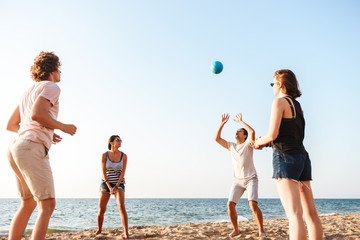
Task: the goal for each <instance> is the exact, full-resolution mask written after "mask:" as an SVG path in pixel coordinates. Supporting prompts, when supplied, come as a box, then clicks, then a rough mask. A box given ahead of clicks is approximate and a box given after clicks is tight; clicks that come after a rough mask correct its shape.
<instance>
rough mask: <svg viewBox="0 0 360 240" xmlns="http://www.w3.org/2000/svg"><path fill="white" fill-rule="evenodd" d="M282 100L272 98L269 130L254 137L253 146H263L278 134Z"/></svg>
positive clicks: (281, 114) (282, 105) (282, 108)
mask: <svg viewBox="0 0 360 240" xmlns="http://www.w3.org/2000/svg"><path fill="white" fill-rule="evenodd" d="M282 100H283V99H279V98H278V99H275V100H274V102H273V104H272V108H271V117H270V124H269V130H268V132H267V133H266V134H265V136H263V137H261V138H258V139H256V141H255V144H254V145H255V148H261V147H264V146H265V145H267V144H269V143H271V142H272V141H274V140H275V139H276V138H277V136H278V135H279V129H280V124H281V119H282V117H283V114H284V104H283V103H282Z"/></svg>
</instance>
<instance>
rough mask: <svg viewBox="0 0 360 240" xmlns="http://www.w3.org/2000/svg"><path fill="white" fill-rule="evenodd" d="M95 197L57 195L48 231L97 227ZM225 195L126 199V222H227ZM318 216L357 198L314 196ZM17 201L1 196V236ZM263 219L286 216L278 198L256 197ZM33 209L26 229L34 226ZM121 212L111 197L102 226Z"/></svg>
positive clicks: (245, 212) (247, 214) (342, 209)
mask: <svg viewBox="0 0 360 240" xmlns="http://www.w3.org/2000/svg"><path fill="white" fill-rule="evenodd" d="M98 201H99V200H98V199H95V198H94V199H84V198H77V199H57V200H56V208H55V211H54V213H53V215H52V217H51V220H50V224H49V232H59V231H60V232H62V231H80V230H85V229H97V222H96V218H97V213H98ZM226 204H227V199H193V198H191V199H126V201H125V207H126V210H127V213H128V218H129V226H139V225H146V226H159V225H175V224H185V223H190V222H191V223H203V222H228V221H229V220H228V216H227V205H226ZM315 204H316V208H317V210H318V213H319V215H320V216H327V215H333V214H347V213H355V214H360V199H316V200H315ZM19 205H20V200H19V199H0V236H6V235H7V233H8V231H9V226H10V223H11V219H12V218H13V216H14V214H15V212H16V210H17V209H18V207H19ZM259 207H260V209H261V211H262V213H263V217H264V219H274V218H285V217H286V216H285V212H284V210H283V208H282V205H281V202H280V200H279V199H259ZM236 209H237V212H238V215H239V218H238V219H239V221H247V220H253V217H252V212H251V210H250V208H249V206H248V203H247V200H246V199H241V200H240V201H239V203H238V204H237V207H236ZM36 217H37V211H36V210H35V211H34V213H33V215H32V217H31V218H30V220H29V223H28V226H27V229H33V227H34V223H35V221H36ZM119 227H122V225H121V218H120V213H119V210H118V208H117V205H116V201H115V199H114V198H111V199H110V201H109V203H108V206H107V210H106V213H105V218H104V225H103V228H104V229H107V228H119Z"/></svg>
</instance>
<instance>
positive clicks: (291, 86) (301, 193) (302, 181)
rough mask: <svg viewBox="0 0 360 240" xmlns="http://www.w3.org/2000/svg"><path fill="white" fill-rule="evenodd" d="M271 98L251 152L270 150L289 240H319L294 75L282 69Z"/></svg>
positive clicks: (320, 233) (303, 122)
mask: <svg viewBox="0 0 360 240" xmlns="http://www.w3.org/2000/svg"><path fill="white" fill-rule="evenodd" d="M270 85H271V86H272V87H273V91H274V95H275V96H276V97H277V99H275V100H274V101H273V104H272V110H271V119H270V127H269V130H268V133H267V134H266V135H265V136H263V137H261V138H258V139H256V141H255V143H254V148H255V149H262V148H263V147H266V146H268V145H271V144H272V146H273V178H274V179H276V187H277V190H278V193H279V196H280V199H281V203H282V205H283V207H284V209H285V213H286V216H287V217H288V219H289V235H290V239H306V228H305V224H304V221H303V216H304V218H305V222H306V225H307V229H308V235H309V239H323V230H322V224H321V221H320V218H319V216H318V214H317V211H316V207H315V203H314V197H313V193H312V190H311V186H310V180H312V179H311V162H310V158H309V155H308V153H307V152H306V150H305V147H304V145H303V139H304V132H305V120H304V117H303V112H302V109H301V105H300V103H299V102H298V101H296V100H295V99H296V98H298V97H300V96H301V92H300V90H299V88H298V82H297V80H296V76H295V74H294V73H293V72H292V71H290V70H288V69H283V70H279V71H277V72H275V75H274V81H273V83H271V84H270Z"/></svg>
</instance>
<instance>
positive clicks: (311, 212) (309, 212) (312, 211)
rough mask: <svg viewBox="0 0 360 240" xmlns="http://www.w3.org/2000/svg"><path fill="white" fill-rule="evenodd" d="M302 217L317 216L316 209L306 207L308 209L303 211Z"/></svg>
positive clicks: (310, 217)
mask: <svg viewBox="0 0 360 240" xmlns="http://www.w3.org/2000/svg"><path fill="white" fill-rule="evenodd" d="M304 217H305V218H309V219H315V218H318V214H317V211H316V209H308V210H306V211H304Z"/></svg>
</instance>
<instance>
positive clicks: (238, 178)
mask: <svg viewBox="0 0 360 240" xmlns="http://www.w3.org/2000/svg"><path fill="white" fill-rule="evenodd" d="M229 117H230V115H229V114H223V115H222V120H221V124H220V126H219V128H218V130H217V132H216V136H215V141H216V142H217V143H219V144H220V145H221V146H223V147H224V148H226V149H228V150H229V151H230V153H231V157H232V165H233V174H234V182H233V185H232V187H231V192H230V195H229V200H228V214H229V218H230V221H231V224H232V226H233V228H234V230H233V231H232V232H231V233H230V234H229V236H230V237H233V236H236V235H239V234H240V231H239V227H238V222H237V212H236V208H235V207H236V204H237V203H238V202H239V200H240V198H241V196H242V195H243V193H244V192H245V190H247V191H248V202H249V206H250V209H251V211H252V212H253V216H254V220H255V221H256V223H257V225H258V226H259V236H260V237H264V236H265V231H264V227H263V217H262V213H261V210H260V208H259V207H258V204H257V202H258V178H257V174H256V170H255V166H254V162H253V147H252V144H253V143H254V141H255V131H254V129H252V128H251V127H250V126H249V125H247V124H246V123H245V122H244V121H243V120H242V114H241V113H239V114H238V115H236V119H234V121H235V122H237V123H239V124H240V125H242V126H243V127H244V128H240V129H238V130H237V131H236V135H235V139H236V143H234V142H228V141H226V140H224V139H222V138H221V131H222V128H223V127H224V125H225V123H227V121H228V120H229Z"/></svg>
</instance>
